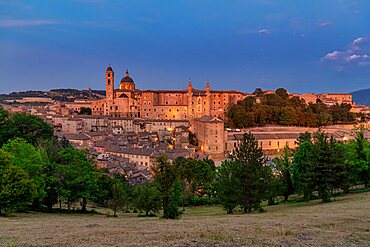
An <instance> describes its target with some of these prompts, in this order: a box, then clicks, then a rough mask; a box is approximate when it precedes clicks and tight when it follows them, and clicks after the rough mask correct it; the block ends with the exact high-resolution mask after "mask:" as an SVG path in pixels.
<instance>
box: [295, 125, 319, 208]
mask: <svg viewBox="0 0 370 247" xmlns="http://www.w3.org/2000/svg"><path fill="white" fill-rule="evenodd" d="M308 134H309V133H308V132H306V134H303V135H302V134H301V135H300V138H298V142H297V144H298V147H297V149H296V151H295V153H294V159H293V163H292V175H293V186H294V188H295V189H296V191H297V192H298V193H303V198H304V200H306V201H308V200H310V199H311V196H312V192H313V191H314V185H313V181H312V179H311V177H312V176H311V174H312V173H313V164H312V162H311V160H312V156H313V155H314V154H313V151H312V145H313V143H312V142H311V137H310V136H311V135H308Z"/></svg>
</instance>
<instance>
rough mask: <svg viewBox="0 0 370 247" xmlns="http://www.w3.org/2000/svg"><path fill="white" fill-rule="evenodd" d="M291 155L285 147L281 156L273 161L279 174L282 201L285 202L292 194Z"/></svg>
mask: <svg viewBox="0 0 370 247" xmlns="http://www.w3.org/2000/svg"><path fill="white" fill-rule="evenodd" d="M291 155H292V154H291V151H290V149H289V147H287V146H285V147H284V149H283V153H282V155H281V156H280V157H278V158H275V160H274V162H275V163H276V164H277V165H278V168H279V171H280V173H281V175H280V176H281V182H282V194H283V196H284V201H287V200H288V197H289V196H290V195H291V194H293V193H294V187H293V181H292V176H291V172H290V169H291V167H290V165H291Z"/></svg>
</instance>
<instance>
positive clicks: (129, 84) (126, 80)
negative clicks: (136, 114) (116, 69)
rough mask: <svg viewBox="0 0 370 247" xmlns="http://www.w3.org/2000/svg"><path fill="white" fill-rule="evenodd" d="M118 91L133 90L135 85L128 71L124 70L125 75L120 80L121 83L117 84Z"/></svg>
mask: <svg viewBox="0 0 370 247" xmlns="http://www.w3.org/2000/svg"><path fill="white" fill-rule="evenodd" d="M119 88H120V89H127V90H135V83H134V80H132V78H131V77H130V75H129V73H128V70H126V74H125V76H124V77H122V79H121V83H120V84H119Z"/></svg>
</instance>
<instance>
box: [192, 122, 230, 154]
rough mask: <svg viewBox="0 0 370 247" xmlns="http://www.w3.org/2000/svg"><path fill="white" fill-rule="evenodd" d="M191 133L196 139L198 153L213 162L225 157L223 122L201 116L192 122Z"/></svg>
mask: <svg viewBox="0 0 370 247" xmlns="http://www.w3.org/2000/svg"><path fill="white" fill-rule="evenodd" d="M191 131H192V132H193V133H194V134H195V136H196V137H197V139H198V147H199V148H200V151H201V152H202V153H204V154H205V155H207V156H208V157H209V158H210V159H213V160H215V161H219V160H223V159H224V157H225V130H224V122H223V121H222V120H221V119H219V118H216V117H213V116H203V117H201V118H196V119H194V120H193V121H192V126H191Z"/></svg>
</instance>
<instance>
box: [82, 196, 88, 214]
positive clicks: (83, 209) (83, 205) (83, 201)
mask: <svg viewBox="0 0 370 247" xmlns="http://www.w3.org/2000/svg"><path fill="white" fill-rule="evenodd" d="M86 205H87V199H86V197H82V212H84V213H86Z"/></svg>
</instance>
